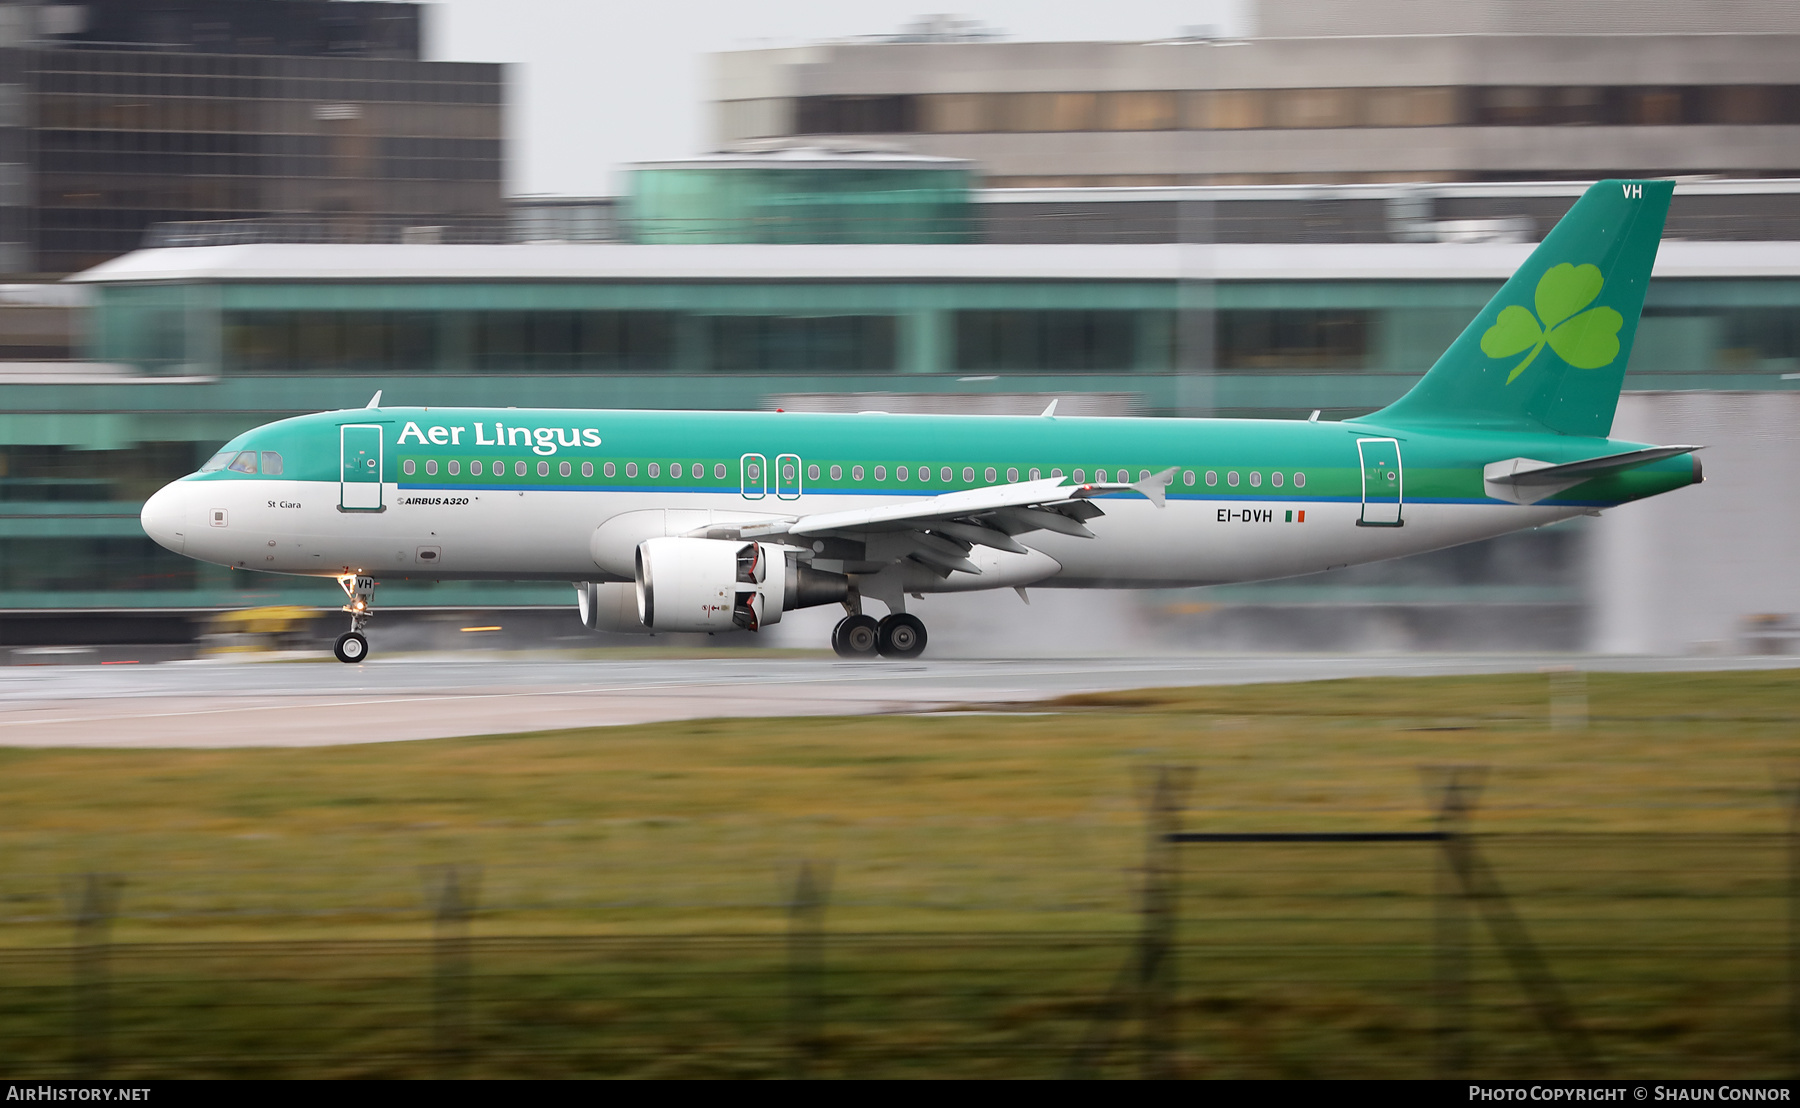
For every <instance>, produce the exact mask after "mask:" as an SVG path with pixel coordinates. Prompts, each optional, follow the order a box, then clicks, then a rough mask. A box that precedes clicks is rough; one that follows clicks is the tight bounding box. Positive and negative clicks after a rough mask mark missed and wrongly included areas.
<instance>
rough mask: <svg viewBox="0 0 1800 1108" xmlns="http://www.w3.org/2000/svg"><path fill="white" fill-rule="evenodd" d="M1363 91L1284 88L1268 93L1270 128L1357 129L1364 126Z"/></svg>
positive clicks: (1351, 89)
mask: <svg viewBox="0 0 1800 1108" xmlns="http://www.w3.org/2000/svg"><path fill="white" fill-rule="evenodd" d="M1362 94H1363V90H1362V89H1354V88H1284V89H1271V90H1270V91H1269V93H1268V98H1269V100H1268V103H1269V125H1270V126H1272V127H1287V128H1324V127H1355V126H1357V125H1358V124H1359V123H1361V122H1362V99H1363V96H1362Z"/></svg>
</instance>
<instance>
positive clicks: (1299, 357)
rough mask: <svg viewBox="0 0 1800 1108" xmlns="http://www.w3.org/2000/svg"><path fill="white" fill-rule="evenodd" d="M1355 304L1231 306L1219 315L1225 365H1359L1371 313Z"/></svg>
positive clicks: (1366, 343) (1221, 357)
mask: <svg viewBox="0 0 1800 1108" xmlns="http://www.w3.org/2000/svg"><path fill="white" fill-rule="evenodd" d="M1371 314H1372V313H1370V312H1367V311H1361V310H1356V309H1336V308H1281V309H1267V308H1236V309H1231V310H1227V311H1222V312H1220V313H1219V314H1218V350H1219V365H1220V366H1221V367H1223V368H1226V369H1361V368H1363V367H1364V365H1365V364H1366V363H1367V359H1368V353H1369V333H1370V330H1371V327H1370V316H1371Z"/></svg>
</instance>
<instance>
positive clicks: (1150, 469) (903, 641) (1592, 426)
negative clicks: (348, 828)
mask: <svg viewBox="0 0 1800 1108" xmlns="http://www.w3.org/2000/svg"><path fill="white" fill-rule="evenodd" d="M1673 191H1674V183H1673V182H1671V181H1654V180H1644V181H1621V180H1606V181H1600V182H1598V183H1597V184H1595V185H1593V186H1592V187H1591V188H1589V189H1588V190H1587V191H1586V192H1585V193H1584V194H1583V195H1582V197H1581V198H1580V199H1579V200H1578V201H1577V202H1576V203H1575V205H1574V206H1573V207H1572V208H1571V209H1570V210H1569V212H1568V213H1567V214H1566V215H1565V216H1564V217H1563V219H1562V220H1561V221H1559V222H1558V223H1557V225H1556V226H1555V227H1554V228H1552V229H1551V231H1550V233H1549V234H1548V235H1547V236H1546V237H1545V238H1544V240H1543V242H1542V243H1540V244H1539V245H1538V247H1537V248H1536V249H1535V250H1534V251H1533V252H1532V253H1531V256H1530V257H1529V258H1528V259H1527V260H1526V262H1525V263H1524V265H1523V266H1521V267H1520V268H1519V270H1518V271H1517V272H1515V273H1514V274H1513V276H1512V277H1511V278H1510V279H1509V280H1508V281H1507V282H1506V284H1505V285H1504V286H1502V288H1501V289H1500V291H1499V292H1498V293H1497V294H1496V295H1495V296H1494V298H1493V299H1492V300H1491V301H1490V302H1489V303H1488V305H1487V306H1486V307H1485V308H1483V309H1482V311H1481V312H1480V313H1479V314H1478V315H1477V316H1476V317H1475V319H1474V321H1473V322H1472V323H1470V324H1469V326H1468V328H1467V329H1466V330H1464V331H1463V332H1462V334H1461V336H1460V337H1459V338H1457V340H1456V341H1455V342H1454V343H1452V344H1451V345H1450V347H1449V348H1448V349H1447V350H1446V351H1445V353H1444V354H1443V355H1442V356H1441V357H1440V358H1439V359H1438V360H1437V362H1436V363H1435V364H1434V365H1433V366H1432V367H1431V369H1430V371H1429V372H1427V373H1426V374H1425V376H1424V377H1423V378H1421V379H1420V380H1419V382H1418V383H1417V384H1416V385H1415V386H1414V387H1413V388H1412V389H1411V390H1410V391H1409V392H1407V393H1406V394H1405V395H1404V396H1402V397H1401V398H1400V399H1399V400H1397V401H1395V402H1394V403H1392V404H1390V405H1388V406H1387V407H1386V408H1383V409H1381V410H1379V411H1377V412H1374V413H1372V414H1369V415H1365V416H1360V417H1357V418H1352V419H1345V420H1322V419H1320V418H1319V413H1318V412H1314V413H1313V414H1312V417H1311V418H1309V419H1307V420H1269V419H1162V418H1075V417H1067V416H1059V415H1057V414H1056V411H1055V409H1056V403H1055V402H1052V403H1051V404H1050V406H1049V407H1048V408H1047V409H1046V410H1045V411H1044V412H1043V413H1042V414H1041V415H1038V416H998V417H996V416H955V415H946V416H938V415H890V414H885V413H880V412H866V413H861V414H803V413H791V412H708V411H624V410H619V411H612V410H572V409H571V410H563V409H518V408H432V407H396V406H384V405H383V404H382V403H381V393H379V392H377V393H376V394H375V397H374V398H373V399H372V400H371V401H370V402H369V406H368V407H366V408H362V409H351V410H344V411H333V412H323V413H318V414H313V415H304V416H298V417H294V418H290V419H283V420H279V421H277V422H274V423H269V424H266V425H264V426H261V427H257V428H255V429H253V430H250V431H247V432H245V433H244V434H242V435H239V436H238V437H237V438H235V439H232V440H231V441H230V442H229V443H227V444H226V445H225V446H224V447H223V448H222V449H221V450H219V452H218V453H217V454H215V455H214V456H213V457H212V458H211V460H209V461H208V462H207V463H206V464H205V465H203V466H201V468H200V470H199V471H198V472H196V473H193V474H190V475H188V476H186V477H182V478H180V479H178V480H176V481H174V482H172V483H170V484H169V485H167V486H166V487H164V488H162V489H161V490H159V491H158V492H157V493H156V494H155V495H153V496H152V497H151V498H150V499H149V501H148V502H146V503H145V505H144V508H143V513H142V523H143V528H144V531H145V533H147V534H148V535H149V536H150V537H151V538H152V539H154V540H155V541H157V542H158V543H160V544H162V545H163V546H165V547H167V548H168V549H170V550H173V551H175V552H177V553H180V554H184V555H186V556H188V557H190V558H196V559H200V560H202V561H207V562H213V563H216V564H219V565H225V566H232V567H235V568H238V569H256V570H264V571H269V572H274V573H284V574H299V575H305V576H316V577H330V578H335V579H336V580H337V582H338V584H339V585H340V587H341V588H342V589H343V590H344V593H345V595H346V597H347V599H348V603H347V604H345V605H344V611H346V612H348V613H349V615H350V620H349V622H350V627H349V630H348V631H347V632H346V633H345V634H343V635H342V636H341V637H340V638H339V639H338V640H337V642H336V645H335V647H334V651H335V653H336V655H337V657H338V658H339V659H340V660H341V661H344V662H350V663H355V662H361V661H362V660H364V659H365V658H367V657H368V654H369V644H368V639H367V638H366V636H365V635H364V633H363V632H364V628H365V625H366V623H367V621H368V619H369V617H370V614H371V606H372V604H373V601H374V591H375V587H376V583H377V581H378V579H380V578H382V577H390V578H392V577H404V578H414V579H428V580H474V579H504V580H524V579H535V580H560V581H568V582H571V583H573V584H574V587H575V593H576V610H577V613H578V614H579V616H580V618H581V621H582V623H583V624H584V625H586V626H587V627H589V628H593V629H598V630H606V631H614V632H619V631H626V632H640V633H656V632H665V631H667V632H725V631H738V630H743V631H749V632H755V631H758V630H760V629H762V628H764V627H767V626H771V625H773V624H776V623H778V622H780V620H781V618H782V616H783V615H785V614H786V613H788V612H790V611H795V610H798V609H802V608H809V607H815V606H820V605H829V604H838V605H842V607H843V609H844V616H843V618H842V619H841V620H839V621H838V623H837V625H836V626H835V628H834V629H833V631H832V634H831V645H832V647H833V649H834V650H835V651H836V652H837V653H838V654H839V655H841V656H844V657H849V658H869V657H872V656H875V655H880V656H883V657H887V658H912V657H917V656H918V655H919V654H920V653H921V652H922V651H923V650H924V649H925V645H926V639H927V634H926V628H925V625H924V623H923V622H922V621H920V620H919V619H918V618H917V617H916V616H915V615H912V614H911V613H908V612H907V610H906V601H907V598H908V597H912V598H915V599H918V598H922V597H923V596H924V595H925V594H926V593H957V592H972V591H977V590H985V589H1001V588H1012V589H1017V590H1019V592H1020V596H1021V597H1022V598H1023V597H1027V596H1028V594H1027V593H1026V592H1025V590H1026V589H1028V588H1172V587H1186V586H1198V585H1215V584H1222V583H1226V582H1240V581H1256V580H1266V579H1271V578H1279V577H1289V576H1297V575H1300V574H1306V573H1315V572H1318V571H1321V570H1328V569H1335V568H1338V567H1341V566H1347V565H1352V564H1355V563H1360V562H1369V561H1376V560H1380V559H1385V558H1395V557H1399V556H1402V555H1407V554H1416V553H1419V552H1421V551H1427V550H1436V549H1440V548H1443V547H1448V546H1454V545H1458V544H1461V543H1467V542H1473V541H1476V540H1479V539H1485V538H1490V537H1493V536H1496V535H1502V534H1506V533H1508V532H1511V531H1519V530H1525V529H1529V528H1534V527H1541V526H1543V525H1545V524H1549V523H1555V522H1557V521H1559V520H1564V519H1569V518H1571V517H1574V516H1578V515H1582V514H1597V513H1598V511H1599V510H1601V509H1605V508H1611V507H1614V506H1617V505H1620V504H1624V503H1627V502H1630V501H1633V500H1640V499H1643V498H1645V497H1649V496H1656V495H1659V494H1661V493H1665V492H1670V491H1672V490H1675V489H1679V488H1682V487H1684V486H1687V485H1692V484H1698V483H1699V482H1700V481H1701V480H1702V473H1701V466H1700V462H1699V459H1698V457H1697V456H1696V455H1695V453H1694V452H1695V451H1696V450H1699V449H1700V447H1697V446H1657V445H1653V444H1646V443H1637V442H1623V441H1618V440H1614V439H1612V438H1610V437H1609V435H1610V432H1611V428H1612V422H1613V414H1614V409H1615V408H1616V406H1617V403H1618V397H1619V391H1620V389H1621V387H1622V384H1623V380H1624V375H1625V366H1626V363H1627V361H1628V360H1629V358H1630V355H1631V345H1632V339H1633V337H1634V335H1635V334H1636V330H1637V323H1638V318H1639V315H1640V313H1641V310H1642V308H1643V303H1644V294H1645V291H1646V288H1647V286H1648V284H1649V281H1650V270H1651V266H1652V264H1653V263H1654V261H1655V259H1656V252H1657V247H1658V245H1659V243H1660V241H1661V238H1662V229H1663V223H1664V220H1665V218H1666V216H1667V214H1668V209H1669V202H1670V198H1671V195H1672V193H1673ZM869 600H874V601H877V602H879V603H880V604H882V605H883V606H885V607H886V609H887V615H886V616H885V617H884V618H881V619H879V620H877V619H876V618H875V617H874V616H872V615H869V614H867V613H866V612H865V610H864V609H865V602H866V601H869Z"/></svg>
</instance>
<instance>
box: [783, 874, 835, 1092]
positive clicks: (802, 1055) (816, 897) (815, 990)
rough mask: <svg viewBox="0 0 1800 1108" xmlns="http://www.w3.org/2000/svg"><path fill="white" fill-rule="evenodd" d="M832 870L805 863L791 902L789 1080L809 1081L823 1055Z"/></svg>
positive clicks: (789, 932) (789, 943) (789, 912)
mask: <svg viewBox="0 0 1800 1108" xmlns="http://www.w3.org/2000/svg"><path fill="white" fill-rule="evenodd" d="M830 892H831V867H830V866H829V865H821V866H814V865H813V863H812V862H801V863H800V873H799V875H798V876H797V877H796V878H795V880H794V895H793V897H792V898H791V899H790V900H789V901H788V1021H789V1027H788V1033H789V1035H790V1042H789V1052H790V1053H789V1067H790V1069H789V1075H790V1076H792V1077H795V1078H805V1077H811V1076H812V1075H813V1072H814V1068H815V1065H816V1063H817V1062H818V1060H819V1057H820V1056H821V1055H822V1054H823V1053H824V1046H825V1043H824V1038H823V1030H824V1019H825V901H826V898H827V897H828V896H829V895H830Z"/></svg>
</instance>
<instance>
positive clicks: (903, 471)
mask: <svg viewBox="0 0 1800 1108" xmlns="http://www.w3.org/2000/svg"><path fill="white" fill-rule="evenodd" d="M229 454H230V452H229V451H227V452H225V453H222V454H220V455H218V456H217V457H215V458H214V459H213V461H214V462H219V459H220V458H226V459H227V462H220V464H218V465H213V464H212V463H211V462H209V463H208V467H209V468H211V469H220V468H224V467H225V466H226V465H227V464H229V467H230V468H231V469H234V470H239V471H240V472H244V473H254V472H256V452H255V451H251V450H246V451H243V452H241V453H239V454H238V455H237V456H236V457H235V458H231V457H229ZM262 457H263V472H264V473H275V474H278V473H280V472H281V455H279V454H276V453H275V452H274V451H269V450H265V451H263V453H262ZM246 459H248V461H246ZM270 459H273V462H271V461H270ZM240 463H241V464H244V465H248V466H249V467H250V468H248V469H241V468H240ZM271 464H272V465H273V466H274V468H273V469H271V468H269V467H270V465H271ZM468 466H469V475H470V476H472V477H482V476H488V475H492V476H494V477H497V478H498V477H505V476H508V472H507V463H506V462H505V461H503V460H496V461H493V462H485V461H483V460H482V459H480V458H477V459H475V460H473V461H471V462H469V463H468ZM423 468H424V472H425V476H427V477H436V476H437V475H438V462H437V460H436V459H434V458H432V459H426V461H425V463H424V467H423ZM619 468H620V467H619V466H618V465H617V464H616V463H614V462H605V463H602V464H601V466H600V473H601V475H602V476H604V477H617V476H618V474H619ZM443 469H444V472H445V473H446V474H447V475H449V476H451V477H456V476H459V475H460V474H461V473H462V463H461V462H460V461H458V460H455V459H452V460H450V461H447V462H444V463H443ZM533 469H534V467H533V465H532V463H530V462H526V461H523V460H521V461H515V462H513V463H512V466H511V476H514V477H529V476H531V475H532V473H533ZM419 470H420V466H419V463H418V462H417V461H416V460H415V459H412V458H407V459H406V460H404V461H403V462H401V463H400V471H401V472H402V473H404V474H405V475H406V476H408V477H413V476H416V475H417V474H418V473H419ZM624 471H625V476H626V477H628V478H635V477H637V475H638V463H636V462H626V463H625V464H624ZM202 472H205V470H203V471H202ZM535 472H536V475H537V476H539V477H548V476H550V474H551V464H550V463H549V462H547V461H539V462H537V463H536V466H535ZM644 472H645V474H646V476H648V477H650V478H652V479H660V478H661V477H662V475H663V466H662V464H661V463H660V462H648V463H646V464H645V467H644ZM829 472H830V474H831V480H833V481H841V480H843V479H844V467H843V466H841V465H834V466H831V467H830V470H829ZM866 472H867V471H866V470H865V469H864V467H862V466H859V465H858V466H851V467H850V479H851V480H852V481H858V482H860V481H862V480H863V479H864V475H865V473H866ZM915 472H916V473H917V475H918V480H919V481H920V482H924V483H929V482H931V481H932V479H933V477H934V476H935V478H936V479H937V480H938V481H939V482H941V483H950V482H954V481H955V480H956V478H957V476H958V474H957V471H956V469H955V468H954V467H952V466H942V467H940V468H938V470H937V472H936V473H935V474H934V473H933V472H932V467H931V466H929V465H922V466H918V467H917V468H916V470H915V469H914V467H911V466H904V465H901V466H895V467H894V480H896V481H911V480H913V474H914V473H915ZM574 473H575V467H574V464H573V463H570V462H558V463H556V475H557V476H559V477H572V476H574ZM1025 473H1026V476H1025V477H1024V479H1025V480H1028V481H1036V480H1040V479H1041V478H1042V477H1043V476H1044V474H1043V471H1042V470H1041V469H1038V468H1037V467H1032V468H1031V469H1028V470H1026V471H1025ZM1115 473H1116V477H1115V476H1114V474H1115ZM1205 473H1206V477H1205V480H1206V485H1207V487H1209V488H1212V487H1216V486H1217V485H1218V483H1219V471H1218V470H1216V469H1209V470H1206V471H1205ZM820 474H821V468H820V467H819V466H818V465H809V466H807V468H806V477H807V480H809V481H817V480H819V479H820ZM1019 474H1020V471H1019V469H1018V467H1016V466H1009V467H1007V469H1006V482H1007V483H1008V484H1013V483H1015V482H1017V481H1019V480H1020V476H1019ZM1246 474H1247V479H1248V481H1249V483H1250V487H1251V488H1253V489H1254V488H1260V487H1262V483H1263V471H1262V470H1256V469H1252V470H1248V471H1246ZM581 475H582V476H583V477H592V476H594V463H593V462H582V463H581ZM668 475H669V477H670V479H672V480H680V479H682V478H683V477H690V478H691V479H693V480H705V479H706V463H704V462H692V463H684V462H670V463H669V465H668ZM726 475H727V469H726V466H725V463H724V462H717V463H714V465H713V470H712V476H713V479H714V480H718V481H723V480H725V479H726ZM874 475H875V480H876V481H886V480H887V479H888V467H887V466H884V465H878V466H875V467H874ZM1049 475H1050V476H1051V477H1061V476H1062V475H1063V471H1062V469H1061V468H1060V467H1057V468H1052V469H1051V470H1050V473H1049ZM747 476H748V478H749V480H750V481H752V482H761V481H762V480H763V475H762V472H761V467H759V466H757V465H756V464H755V463H751V464H750V465H749V467H748V469H747ZM975 476H976V470H975V467H974V466H963V467H962V472H961V477H962V480H963V482H964V483H966V484H972V483H974V481H975ZM1070 476H1071V477H1073V478H1074V479H1075V483H1076V484H1086V483H1087V479H1088V476H1087V470H1086V469H1084V468H1081V467H1076V468H1075V469H1074V470H1073V471H1072V472H1071V473H1070ZM1149 476H1150V471H1149V470H1148V469H1140V470H1138V471H1137V477H1136V478H1135V480H1138V481H1143V480H1146V479H1148V478H1149ZM784 479H785V480H788V481H791V480H793V473H792V471H791V469H790V470H789V471H788V472H787V473H786V474H784ZM981 479H982V480H983V481H985V482H986V483H988V484H990V485H991V484H995V483H998V481H999V480H1000V471H999V469H998V467H995V466H987V467H985V468H984V469H982V470H981ZM1115 479H1116V480H1117V481H1118V482H1119V483H1121V484H1126V483H1129V482H1131V481H1132V480H1134V478H1133V477H1132V475H1131V470H1130V469H1128V468H1125V467H1123V466H1121V467H1120V468H1119V469H1118V470H1116V471H1114V470H1109V469H1105V468H1101V469H1096V470H1094V481H1095V483H1096V484H1107V483H1109V482H1112V481H1114V480H1115ZM1244 479H1246V478H1245V477H1244V476H1240V474H1239V471H1237V470H1235V469H1229V470H1226V471H1225V484H1226V485H1227V486H1229V487H1231V488H1237V487H1238V485H1239V483H1240V482H1241V481H1242V480H1244ZM1289 480H1292V482H1293V486H1294V488H1297V489H1303V488H1305V487H1306V474H1305V473H1302V472H1298V471H1296V472H1295V473H1293V475H1292V476H1291V478H1290V476H1289V475H1288V474H1285V473H1283V472H1282V471H1280V470H1271V471H1269V473H1268V481H1269V484H1270V485H1271V486H1273V487H1275V488H1281V487H1282V486H1283V485H1285V484H1287V483H1288V481H1289ZM1195 482H1196V476H1195V471H1194V470H1191V469H1189V470H1183V471H1182V474H1181V483H1182V484H1183V485H1187V486H1189V487H1192V486H1193V485H1194V484H1195Z"/></svg>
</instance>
